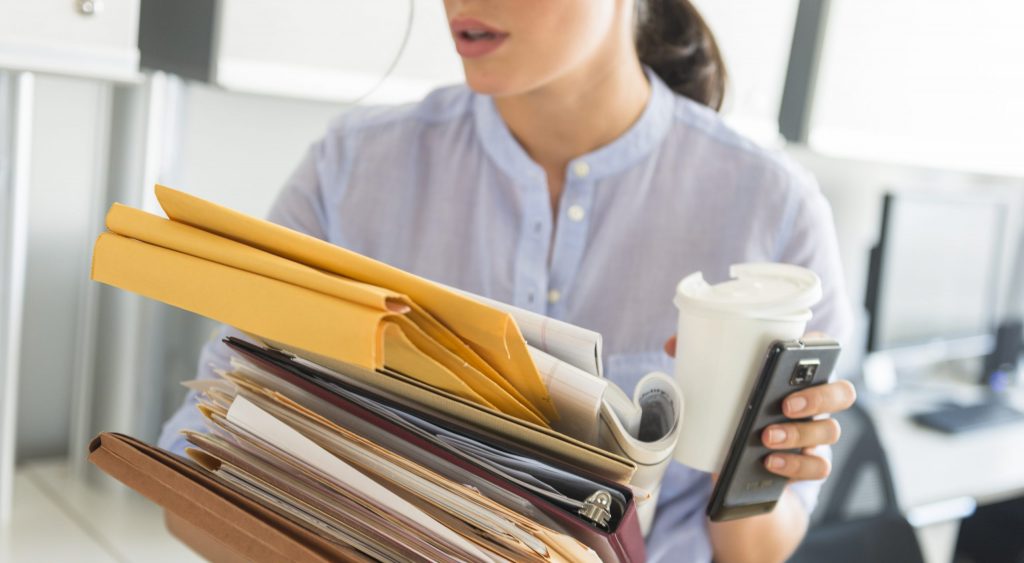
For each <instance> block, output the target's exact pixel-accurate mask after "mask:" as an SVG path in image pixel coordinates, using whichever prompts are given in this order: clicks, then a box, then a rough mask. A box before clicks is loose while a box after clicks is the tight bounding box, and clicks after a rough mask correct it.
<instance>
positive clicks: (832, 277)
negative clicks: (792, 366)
mask: <svg viewBox="0 0 1024 563" xmlns="http://www.w3.org/2000/svg"><path fill="white" fill-rule="evenodd" d="M792 181H793V183H794V189H793V190H792V191H791V194H792V195H791V198H790V205H789V207H788V210H787V213H786V217H785V223H784V225H785V227H784V228H785V229H788V233H787V235H786V236H784V237H782V238H781V239H780V240H781V245H780V246H781V247H780V249H779V252H778V261H779V262H786V263H789V264H796V265H798V266H803V267H805V268H808V269H810V270H811V271H813V272H814V273H816V274H818V277H819V278H821V286H822V298H821V301H820V302H819V303H818V304H817V305H816V306H814V307H812V312H813V314H814V316H813V317H812V318H811V321H810V322H809V323H808V325H807V330H808V331H809V332H810V331H816V332H821V333H824V334H825V335H826V336H828V337H829V338H832V339H834V340H836V341H837V342H839V343H840V345H841V346H843V347H847V346H849V344H850V338H851V335H852V332H853V330H852V329H853V312H852V310H851V307H850V301H849V298H848V297H847V294H846V285H845V283H844V279H845V278H844V277H843V268H842V264H841V262H840V258H839V244H838V242H837V240H836V229H835V223H834V222H833V218H832V209H831V207H830V205H829V203H828V200H826V199H825V196H824V194H822V193H821V190H820V189H819V188H818V185H817V182H816V181H815V180H814V178H813V177H811V176H810V174H808V173H806V172H803V171H794V172H793V175H792ZM833 377H835V374H833ZM815 453H816V455H819V456H821V457H824V458H825V459H827V460H829V461H831V459H832V449H831V448H829V447H828V446H821V447H818V448H817V449H816V452H815ZM823 483H824V480H821V481H798V482H796V483H793V484H792V485H790V489H792V490H793V492H794V493H796V494H797V496H798V497H799V498H800V500H801V501H802V502H803V505H804V507H805V508H806V509H807V513H808V514H810V513H811V512H812V511H813V510H814V508H815V506H816V505H817V500H818V493H819V492H820V490H821V486H822V484H823Z"/></svg>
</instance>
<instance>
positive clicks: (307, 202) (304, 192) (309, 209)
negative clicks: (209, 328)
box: [157, 143, 326, 454]
mask: <svg viewBox="0 0 1024 563" xmlns="http://www.w3.org/2000/svg"><path fill="white" fill-rule="evenodd" d="M322 145H323V144H322V143H317V144H314V145H313V146H312V147H311V148H310V150H309V151H308V152H307V154H306V156H305V158H303V160H302V162H301V163H300V164H299V166H298V168H297V169H296V170H295V172H294V173H292V175H291V177H290V178H289V179H288V181H287V183H286V184H285V187H284V189H283V190H282V191H281V193H280V194H279V195H278V197H277V199H276V201H275V202H274V204H273V206H272V208H271V210H270V213H269V215H268V219H269V220H270V221H272V222H274V223H277V224H279V225H282V226H285V227H288V228H290V229H295V230H297V231H300V232H303V233H306V234H308V235H311V236H315V237H317V238H321V239H322V238H325V235H326V226H325V213H324V207H323V203H322V202H323V199H322V197H321V189H320V184H321V183H320V179H319V178H320V177H319V174H318V171H317V168H318V164H317V162H318V155H319V154H320V153H321V151H322V150H323V148H322ZM228 336H238V337H241V336H242V333H241V332H239V331H237V330H235V329H233V328H231V327H228V326H226V325H224V326H221V328H220V329H219V330H218V331H216V332H215V333H214V336H213V337H212V338H211V339H210V340H209V341H208V342H207V343H206V345H205V346H203V349H202V352H201V353H200V354H199V365H198V367H197V370H196V373H197V375H196V378H197V379H213V378H216V377H218V375H217V373H216V372H217V370H227V369H229V368H230V366H231V364H230V348H228V347H227V345H225V344H224V343H223V342H222V341H223V339H224V338H226V337H228ZM196 399H197V394H196V392H195V391H189V393H188V395H186V397H185V401H184V402H183V404H182V405H181V407H179V408H178V410H177V411H175V413H174V414H173V415H172V416H171V418H170V419H168V420H167V422H165V423H164V425H163V429H162V430H161V432H160V438H159V440H158V441H157V445H158V446H159V447H161V448H163V449H165V450H168V451H171V452H174V453H177V454H184V453H185V448H186V447H187V446H188V442H187V441H186V440H185V437H184V436H183V435H182V434H181V431H182V430H194V431H197V432H204V431H206V430H207V427H206V422H205V419H204V418H203V416H202V414H200V413H199V410H198V409H197V408H196Z"/></svg>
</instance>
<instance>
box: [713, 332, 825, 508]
mask: <svg viewBox="0 0 1024 563" xmlns="http://www.w3.org/2000/svg"><path fill="white" fill-rule="evenodd" d="M838 358H839V344H838V343H836V342H834V341H831V340H814V341H806V342H805V341H802V340H793V341H788V342H783V341H776V342H773V343H772V345H771V346H770V347H769V349H768V353H767V355H766V356H765V361H764V364H763V366H762V368H761V371H760V373H759V374H758V377H757V381H755V383H754V388H753V390H752V391H751V393H750V398H749V399H748V400H747V404H746V408H745V409H744V410H743V416H742V418H741V419H740V424H739V426H738V427H737V429H736V434H735V435H734V436H733V439H732V444H731V446H730V447H729V453H728V455H727V456H726V460H725V465H724V466H723V468H722V473H721V474H720V475H719V477H718V482H717V483H716V484H715V489H714V491H713V492H712V493H711V501H710V502H708V507H707V514H708V516H709V517H710V518H711V520H713V521H715V522H719V521H723V520H735V519H737V518H746V517H747V516H757V515H758V514H764V513H766V512H771V511H772V509H773V508H775V503H776V502H778V500H779V497H781V496H782V491H783V490H784V489H785V487H786V483H787V482H788V479H786V478H785V477H783V476H781V475H776V474H774V473H772V472H770V471H768V470H767V469H765V467H764V460H765V458H766V457H767V456H768V454H770V453H772V452H785V451H787V450H771V449H769V448H767V447H765V446H764V444H763V443H762V441H761V434H762V433H763V432H764V429H765V428H766V427H768V426H769V425H771V424H776V423H780V422H787V421H791V420H792V419H789V418H786V416H785V415H784V414H782V401H783V399H785V398H786V397H787V396H789V394H790V393H793V392H794V391H799V390H800V389H804V388H807V387H811V386H814V385H821V384H823V383H827V382H828V378H829V375H831V373H832V370H833V369H834V368H835V365H836V360H837V359H838ZM804 420H809V419H804ZM788 451H790V452H793V453H796V452H799V450H798V449H794V450H788Z"/></svg>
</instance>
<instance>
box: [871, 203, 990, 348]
mask: <svg viewBox="0 0 1024 563" xmlns="http://www.w3.org/2000/svg"><path fill="white" fill-rule="evenodd" d="M1008 211H1009V210H1008V205H1007V204H1006V203H1005V202H1003V201H999V200H994V199H991V198H987V197H982V196H977V197H971V196H968V195H962V194H956V195H952V194H945V193H943V194H936V193H919V192H895V193H889V194H887V195H886V196H885V200H884V203H883V208H882V222H881V232H880V236H879V242H878V245H877V246H876V247H875V248H874V249H873V250H872V257H871V265H870V268H869V279H868V292H867V303H866V305H867V308H868V313H869V328H868V338H867V348H868V352H880V351H885V352H890V353H893V354H895V355H902V356H904V357H906V356H907V355H908V354H909V355H913V354H915V353H919V354H923V355H925V356H928V357H929V358H930V359H933V360H941V359H948V358H955V357H968V356H982V355H984V354H986V353H988V349H989V348H990V347H991V343H992V336H991V335H992V331H993V329H994V326H995V324H996V317H997V315H996V306H997V293H998V289H999V279H1000V275H1001V273H1002V268H1001V260H1002V248H1003V244H1004V239H1005V236H1006V235H1005V230H1006V222H1007V215H1008ZM941 356H946V357H945V358H944V357H941Z"/></svg>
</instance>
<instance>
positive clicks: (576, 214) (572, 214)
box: [566, 205, 587, 223]
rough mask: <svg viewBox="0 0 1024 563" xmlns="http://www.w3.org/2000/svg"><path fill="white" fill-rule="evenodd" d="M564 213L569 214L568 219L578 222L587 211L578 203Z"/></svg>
mask: <svg viewBox="0 0 1024 563" xmlns="http://www.w3.org/2000/svg"><path fill="white" fill-rule="evenodd" d="M566 214H567V215H569V219H572V220H573V221H575V222H577V223H579V222H580V221H582V220H583V217H585V216H586V215H587V212H586V211H584V210H583V207H581V206H579V205H573V206H572V207H570V208H569V209H568V210H567V211H566Z"/></svg>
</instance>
